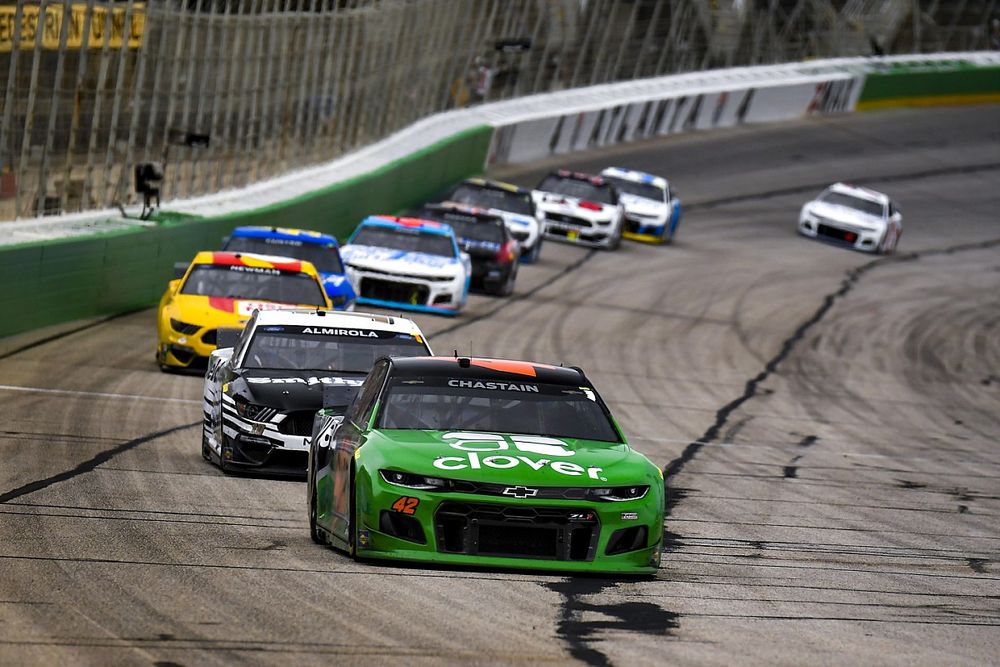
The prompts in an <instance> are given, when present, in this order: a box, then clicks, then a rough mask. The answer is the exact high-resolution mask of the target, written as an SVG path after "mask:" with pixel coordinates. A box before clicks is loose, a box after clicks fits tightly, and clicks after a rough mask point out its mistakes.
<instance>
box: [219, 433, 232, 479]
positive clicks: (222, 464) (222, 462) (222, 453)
mask: <svg viewBox="0 0 1000 667" xmlns="http://www.w3.org/2000/svg"><path fill="white" fill-rule="evenodd" d="M219 445H220V446H219V470H221V471H222V472H223V473H225V474H227V475H228V474H229V473H230V472H231V471H232V469H231V468H230V467H229V466H227V465H226V436H225V435H223V436H222V442H220V443H219Z"/></svg>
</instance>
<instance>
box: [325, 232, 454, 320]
mask: <svg viewBox="0 0 1000 667" xmlns="http://www.w3.org/2000/svg"><path fill="white" fill-rule="evenodd" d="M340 256H341V257H342V258H343V259H344V264H345V265H346V267H347V277H348V278H350V279H351V284H352V285H353V286H354V291H355V293H356V294H357V295H358V301H357V302H358V303H368V304H371V305H374V306H382V307H385V308H403V309H406V310H417V311H422V312H428V313H438V314H441V315H457V314H458V313H459V311H461V310H462V308H463V307H464V306H465V301H466V299H468V296H469V281H470V279H471V276H472V260H471V259H470V258H469V255H468V254H467V253H464V252H462V251H461V250H460V249H459V247H458V241H457V240H456V238H455V232H454V230H452V228H451V227H450V226H448V225H445V224H442V223H439V222H432V221H430V220H420V219H419V218H397V217H393V216H387V215H372V216H369V217H367V218H365V219H364V220H363V221H362V222H361V224H360V225H358V227H357V229H355V230H354V233H353V234H352V235H351V238H350V239H348V241H347V245H345V246H344V247H342V248H341V249H340Z"/></svg>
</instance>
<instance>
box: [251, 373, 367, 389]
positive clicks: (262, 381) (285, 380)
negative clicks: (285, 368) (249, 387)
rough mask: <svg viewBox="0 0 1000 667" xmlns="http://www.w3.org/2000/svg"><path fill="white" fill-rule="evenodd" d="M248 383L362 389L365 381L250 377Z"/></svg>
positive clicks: (326, 378)
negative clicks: (339, 386)
mask: <svg viewBox="0 0 1000 667" xmlns="http://www.w3.org/2000/svg"><path fill="white" fill-rule="evenodd" d="M246 381H247V382H248V383H250V384H304V385H308V386H310V387H311V386H313V385H317V384H322V385H343V386H347V387H360V386H361V383H362V382H364V380H363V379H359V378H343V377H316V376H312V377H307V378H268V377H248V378H246Z"/></svg>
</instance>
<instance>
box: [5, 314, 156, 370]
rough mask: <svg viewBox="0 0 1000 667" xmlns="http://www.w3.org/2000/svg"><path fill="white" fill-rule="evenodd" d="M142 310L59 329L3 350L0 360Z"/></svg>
mask: <svg viewBox="0 0 1000 667" xmlns="http://www.w3.org/2000/svg"><path fill="white" fill-rule="evenodd" d="M142 310H146V309H145V308H132V309H130V310H126V311H122V312H120V313H115V314H113V315H108V316H107V317H102V318H101V319H99V320H96V321H94V322H88V323H87V324H84V325H81V326H78V327H75V328H73V329H70V330H68V331H61V332H59V333H57V334H53V335H51V336H46V337H45V338H42V339H39V340H36V341H34V342H31V343H28V344H27V345H22V346H21V347H18V348H15V349H13V350H9V351H7V352H4V353H3V354H0V360H3V359H8V358H10V357H13V356H14V355H16V354H21V353H22V352H27V351H28V350H31V349H34V348H36V347H41V346H42V345H47V344H49V343H53V342H55V341H57V340H62V339H63V338H68V337H69V336H72V335H73V334H78V333H80V332H82V331H87V330H89V329H93V328H95V327H98V326H100V325H102V324H107V323H108V322H111V321H113V320H117V319H118V318H119V317H125V316H126V315H131V314H132V313H138V312H139V311H142Z"/></svg>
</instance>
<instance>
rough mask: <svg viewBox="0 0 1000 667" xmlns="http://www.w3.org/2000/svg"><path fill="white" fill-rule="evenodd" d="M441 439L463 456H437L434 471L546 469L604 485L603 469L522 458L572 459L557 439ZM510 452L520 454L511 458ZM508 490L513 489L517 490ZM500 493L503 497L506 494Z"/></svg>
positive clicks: (495, 436)
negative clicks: (534, 455) (585, 478)
mask: <svg viewBox="0 0 1000 667" xmlns="http://www.w3.org/2000/svg"><path fill="white" fill-rule="evenodd" d="M441 437H442V439H444V440H445V441H450V442H448V444H449V445H450V446H451V447H452V448H454V449H457V450H459V451H461V452H462V453H463V454H464V456H439V457H438V458H437V459H436V460H435V461H434V467H435V468H438V469H439V470H448V471H453V470H482V469H484V468H493V469H499V470H507V469H511V468H517V467H520V466H528V467H529V468H531V469H533V470H542V469H544V468H548V469H549V470H552V471H554V472H557V473H559V474H560V475H567V476H570V477H581V476H587V477H589V478H590V479H599V480H601V481H607V480H606V479H605V478H604V477H601V472H603V468H598V467H596V466H582V465H580V464H578V463H573V462H572V461H554V460H552V458H535V457H532V456H525V454H540V455H542V456H547V457H569V456H574V455H576V452H574V451H573V450H572V449H570V448H569V445H567V444H566V443H565V442H564V441H562V440H559V439H558V438H548V437H545V436H540V435H499V434H492V433H466V432H451V433H445V434H444V435H443V436H441ZM500 452H505V453H500ZM514 452H521V453H519V454H515V453H514ZM511 488H512V489H516V488H517V487H511ZM522 488H524V487H522ZM504 493H506V490H505V491H504ZM512 493H513V491H512ZM508 495H510V494H508Z"/></svg>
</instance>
